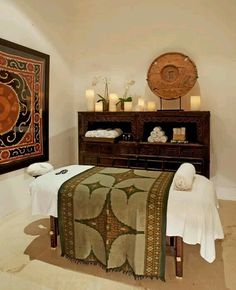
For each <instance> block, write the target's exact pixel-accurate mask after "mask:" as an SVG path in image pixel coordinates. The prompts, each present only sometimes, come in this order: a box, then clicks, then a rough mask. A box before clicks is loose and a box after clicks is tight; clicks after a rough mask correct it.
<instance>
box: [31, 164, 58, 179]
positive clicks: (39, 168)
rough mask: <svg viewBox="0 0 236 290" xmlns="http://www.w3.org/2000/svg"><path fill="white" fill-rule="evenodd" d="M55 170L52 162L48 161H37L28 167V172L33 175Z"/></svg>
mask: <svg viewBox="0 0 236 290" xmlns="http://www.w3.org/2000/svg"><path fill="white" fill-rule="evenodd" d="M52 170H54V168H53V166H52V164H50V163H48V162H37V163H33V164H31V165H29V166H28V167H27V173H28V174H29V175H31V176H40V175H43V174H46V173H48V172H50V171H52Z"/></svg>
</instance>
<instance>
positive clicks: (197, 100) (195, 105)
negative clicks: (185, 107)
mask: <svg viewBox="0 0 236 290" xmlns="http://www.w3.org/2000/svg"><path fill="white" fill-rule="evenodd" d="M190 107H191V111H199V110H200V108H201V97H200V96H191V98H190Z"/></svg>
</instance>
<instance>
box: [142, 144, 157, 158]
mask: <svg viewBox="0 0 236 290" xmlns="http://www.w3.org/2000/svg"><path fill="white" fill-rule="evenodd" d="M159 152H160V148H159V146H158V145H157V144H148V145H146V144H142V145H140V147H139V154H140V155H155V156H158V155H159Z"/></svg>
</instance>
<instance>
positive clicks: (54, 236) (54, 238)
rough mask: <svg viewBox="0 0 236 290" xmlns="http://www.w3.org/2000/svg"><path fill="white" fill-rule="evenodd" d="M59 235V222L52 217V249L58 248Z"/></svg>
mask: <svg viewBox="0 0 236 290" xmlns="http://www.w3.org/2000/svg"><path fill="white" fill-rule="evenodd" d="M57 235H58V220H57V218H55V217H54V216H50V240H51V248H53V249H55V248H56V247H57Z"/></svg>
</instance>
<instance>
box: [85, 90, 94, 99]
mask: <svg viewBox="0 0 236 290" xmlns="http://www.w3.org/2000/svg"><path fill="white" fill-rule="evenodd" d="M85 95H86V97H87V98H94V95H95V94H94V90H86V91H85Z"/></svg>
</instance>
